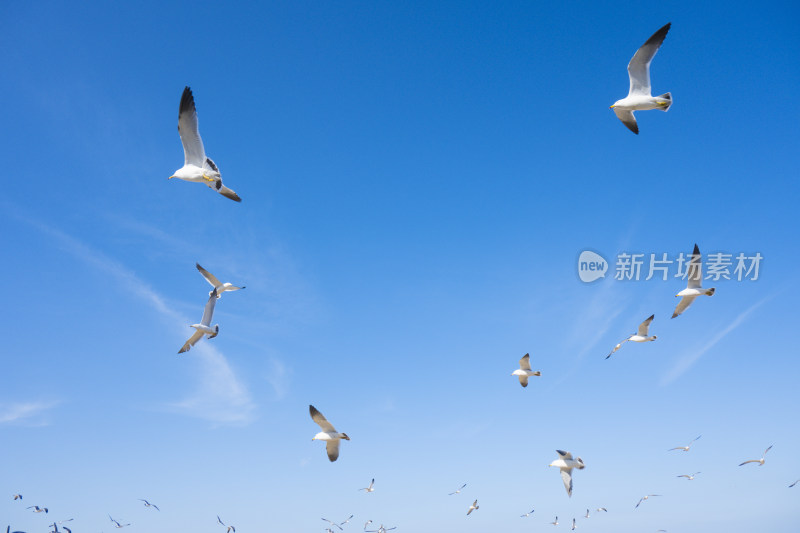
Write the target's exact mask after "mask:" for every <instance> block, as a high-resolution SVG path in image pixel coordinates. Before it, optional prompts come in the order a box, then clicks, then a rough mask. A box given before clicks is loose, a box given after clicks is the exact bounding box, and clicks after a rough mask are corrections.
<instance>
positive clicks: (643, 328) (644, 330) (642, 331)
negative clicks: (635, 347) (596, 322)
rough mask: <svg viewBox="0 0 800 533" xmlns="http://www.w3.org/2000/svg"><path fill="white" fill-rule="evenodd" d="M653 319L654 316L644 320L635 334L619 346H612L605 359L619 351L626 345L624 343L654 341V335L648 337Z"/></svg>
mask: <svg viewBox="0 0 800 533" xmlns="http://www.w3.org/2000/svg"><path fill="white" fill-rule="evenodd" d="M655 317H656V315H650V316H649V317H648V318H646V319H645V321H644V322H642V323H641V324H639V329H638V330H637V331H636V333H635V334H633V335H631V336H630V337H628V338H627V339H625V340H624V341H622V342H620V343H619V344H617V345H616V346H614V349H613V350H611V353H609V354H608V355H607V356H606V359H608V358H609V357H611V356H612V355H614V352H616V351H617V350H619V349H620V348H621V347H622V345H623V344H625V343H626V342H628V341H633V342H647V341H654V340H656V336H655V335H653V336H652V337H649V336H648V330H649V329H650V323H651V322H652V321H653V319H654V318H655Z"/></svg>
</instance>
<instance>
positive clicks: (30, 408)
mask: <svg viewBox="0 0 800 533" xmlns="http://www.w3.org/2000/svg"><path fill="white" fill-rule="evenodd" d="M56 405H58V402H54V401H53V402H44V401H39V402H18V403H6V404H0V424H11V423H14V422H26V423H32V424H33V425H46V421H44V420H42V419H40V418H39V419H37V417H38V416H39V415H41V414H43V413H44V412H45V411H47V410H49V409H52V408H53V407H55V406H56Z"/></svg>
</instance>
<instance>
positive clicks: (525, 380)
mask: <svg viewBox="0 0 800 533" xmlns="http://www.w3.org/2000/svg"><path fill="white" fill-rule="evenodd" d="M519 384H520V385H522V386H523V387H527V386H528V376H519Z"/></svg>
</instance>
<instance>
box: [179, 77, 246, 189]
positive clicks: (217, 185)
mask: <svg viewBox="0 0 800 533" xmlns="http://www.w3.org/2000/svg"><path fill="white" fill-rule="evenodd" d="M178 134H179V135H180V138H181V144H183V167H182V168H180V169H178V170H177V171H175V174H173V175H172V176H170V178H178V179H182V180H184V181H193V182H197V183H205V184H206V185H207V186H208V187H209V188H211V189H213V190H215V191H217V192H218V193H220V194H221V195H223V196H225V197H226V198H230V199H231V200H234V201H236V202H241V201H242V199H241V198H239V195H238V194H236V193H235V192H234V191H233V190H232V189H229V188H228V187H226V186H225V185H223V184H222V176H221V175H220V172H219V168H217V165H216V164H214V161H212V160H211V158H210V157H207V156H206V150H205V148H204V147H203V139H201V138H200V130H199V128H198V124H197V109H196V108H195V105H194V96H193V95H192V90H191V89H190V88H189V87H185V88H184V89H183V94H182V95H181V103H180V106H179V108H178Z"/></svg>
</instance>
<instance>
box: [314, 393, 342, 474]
mask: <svg viewBox="0 0 800 533" xmlns="http://www.w3.org/2000/svg"><path fill="white" fill-rule="evenodd" d="M308 411H309V413H310V414H311V420H313V421H314V422H315V423H316V424H317V425H318V426H319V427H320V429H322V431H321V432H320V433H317V434H316V435H314V438H313V439H311V440H324V441H326V442H325V451H326V452H327V453H328V459H329V460H330V461H331V462H333V461H335V460H336V459H338V458H339V443H340V442H341V439H344V440H350V437H348V436H347V434H346V433H339V432H338V431H336V428H334V427H333V424H331V423H330V422H328V420H327V419H326V418H325V417H324V416H323V415H322V413H320V412H319V411H318V410H317V408H316V407H314V406H313V405H309V406H308Z"/></svg>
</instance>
